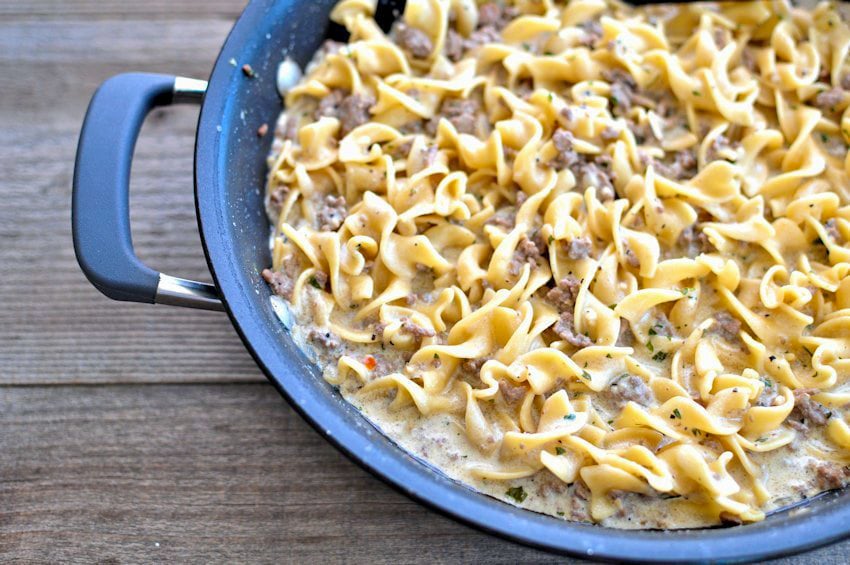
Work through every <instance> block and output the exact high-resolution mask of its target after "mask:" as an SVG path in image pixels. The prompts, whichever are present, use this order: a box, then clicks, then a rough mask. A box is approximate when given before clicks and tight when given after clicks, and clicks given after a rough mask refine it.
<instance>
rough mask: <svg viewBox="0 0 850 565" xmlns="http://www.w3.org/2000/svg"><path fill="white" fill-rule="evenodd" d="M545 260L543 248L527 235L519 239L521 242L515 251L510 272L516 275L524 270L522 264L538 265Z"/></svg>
mask: <svg viewBox="0 0 850 565" xmlns="http://www.w3.org/2000/svg"><path fill="white" fill-rule="evenodd" d="M542 260H543V250H542V249H539V248H538V247H537V245H536V244H535V243H534V242H533V241H532V240H530V239H529V238H528V237H526V236H525V235H523V236H522V238H521V239H520V241H519V244H518V245H517V247H516V251H514V256H513V257H512V258H511V262H510V265H509V266H508V272H509V273H510V274H511V275H513V276H516V275H518V274H520V272H521V271H522V266H523V265H525V264H526V263H528V264H530V265H537V264H539V263H540V262H541V261H542Z"/></svg>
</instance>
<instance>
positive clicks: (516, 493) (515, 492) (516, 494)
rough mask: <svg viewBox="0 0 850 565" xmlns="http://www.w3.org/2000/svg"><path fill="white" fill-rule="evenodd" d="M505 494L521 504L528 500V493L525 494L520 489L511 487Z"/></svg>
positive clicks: (522, 489) (523, 490)
mask: <svg viewBox="0 0 850 565" xmlns="http://www.w3.org/2000/svg"><path fill="white" fill-rule="evenodd" d="M505 494H506V495H508V496H510V497H511V498H513V499H514V500H516V501H517V502H522V501H524V500H525V499H526V498H528V493H527V492H525V489H524V488H522V487H511V488H509V489H508V490H507V491H506V492H505Z"/></svg>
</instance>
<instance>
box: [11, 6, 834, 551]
mask: <svg viewBox="0 0 850 565" xmlns="http://www.w3.org/2000/svg"><path fill="white" fill-rule="evenodd" d="M242 4H243V2H241V1H236V0H204V1H201V0H181V1H173V0H156V1H154V2H115V1H114V0H107V1H99V0H98V1H96V0H73V1H58V0H55V1H52V0H33V1H31V2H2V3H0V454H2V456H0V562H10V561H20V562H91V561H104V562H150V561H178V562H210V561H214V562H279V561H284V562H325V561H330V562H353V563H359V562H362V563H396V562H419V563H430V562H457V561H464V562H503V563H515V562H554V561H556V559H555V558H553V557H551V556H548V555H546V554H543V553H540V552H537V551H534V550H530V549H527V548H523V547H519V546H516V545H513V544H510V543H507V542H504V541H500V540H496V539H494V538H491V537H489V536H486V535H483V534H480V533H478V532H475V531H473V530H471V529H469V528H466V527H464V526H460V525H458V524H456V523H454V522H452V521H450V520H447V519H445V518H442V517H440V516H438V515H436V514H434V513H432V512H430V511H427V510H425V509H423V508H421V507H419V506H418V505H416V504H415V503H413V502H411V501H409V500H408V499H407V498H405V497H403V496H401V495H399V494H397V493H395V492H394V491H392V490H391V489H389V488H388V487H386V486H385V485H383V484H382V483H380V482H379V481H377V480H376V479H374V478H372V477H370V476H369V475H368V474H366V473H364V472H363V471H361V470H360V469H359V468H358V467H356V466H355V465H353V464H351V463H350V462H348V461H347V460H345V459H344V458H343V457H342V456H341V455H339V454H338V453H337V452H336V451H335V450H334V449H332V448H331V447H330V446H329V445H328V444H326V443H325V442H324V441H323V440H322V439H321V438H320V437H319V436H318V435H317V434H316V433H315V432H313V431H312V429H310V428H309V426H307V425H306V424H305V423H304V422H303V421H301V420H300V418H299V417H298V416H297V415H296V414H295V413H294V412H293V411H292V410H291V409H290V408H289V407H288V406H286V405H285V404H284V403H283V401H282V400H281V399H280V398H279V396H278V395H277V393H276V392H275V391H274V389H273V388H272V387H271V386H269V385H268V384H265V383H264V379H263V377H262V375H261V374H260V372H259V370H258V369H257V368H256V366H255V365H254V364H253V362H252V361H251V359H250V357H249V356H248V354H247V353H246V352H245V350H244V348H243V347H242V345H241V343H240V342H239V339H238V337H237V336H236V333H235V332H234V331H233V329H232V328H231V327H230V326H229V324H228V322H227V320H226V318H225V317H224V316H223V315H220V314H215V313H206V312H194V311H188V310H180V309H174V308H167V307H154V306H145V305H136V304H119V303H116V302H111V301H109V300H107V299H106V298H103V297H101V296H100V295H99V294H98V293H97V292H96V291H95V290H94V289H93V288H92V287H91V286H90V285H89V284H88V283H87V282H86V281H85V279H84V277H83V276H82V274H81V273H80V272H79V269H78V268H77V266H76V263H75V261H74V255H73V250H72V247H71V234H70V211H69V203H70V185H71V174H72V167H73V157H74V150H75V146H76V139H77V135H78V132H79V126H80V122H81V120H82V116H83V113H84V112H85V108H86V104H87V103H88V99H89V97H90V96H91V94H92V92H93V90H94V89H95V87H96V86H97V85H98V84H99V83H100V82H101V81H102V80H103V79H105V78H107V77H108V76H110V75H112V74H115V73H118V72H122V71H128V70H141V71H153V72H164V73H174V74H181V75H186V76H196V77H204V76H206V75H207V73H208V72H209V69H210V68H211V65H212V62H213V60H214V58H215V55H216V53H217V51H218V48H219V46H220V45H221V42H222V41H223V39H224V37H225V35H226V34H227V31H228V30H229V28H230V25H231V23H232V20H233V19H234V18H235V17H236V16H237V15H238V13H239V11H240V10H241V7H242ZM196 118H197V111H196V110H195V109H192V108H174V109H167V110H163V111H159V112H157V113H156V114H155V115H154V116H152V117H151V118H150V119H149V120H148V122H147V123H146V125H145V128H144V130H143V133H142V138H141V140H140V142H139V145H138V148H137V152H136V159H135V161H134V167H133V179H132V197H131V208H132V211H131V214H132V217H133V234H134V238H135V242H136V245H137V247H138V250H139V253H140V255H141V256H142V257H143V258H144V259H145V260H147V261H148V262H149V263H150V264H151V265H152V266H154V267H156V268H158V269H161V270H163V271H165V272H168V273H171V274H174V275H180V276H185V277H191V278H199V279H207V278H208V274H207V273H206V267H205V264H204V261H203V258H202V252H201V249H200V242H199V239H198V235H197V231H196V223H195V218H194V209H193V205H192V194H191V192H192V186H191V183H192V173H191V167H192V145H193V135H194V125H195V120H196ZM848 553H850V544H848V543H845V544H842V545H837V546H833V547H830V548H826V549H822V550H820V551H818V552H815V553H811V554H808V555H806V556H803V557H800V558H797V559H794V560H788V561H786V562H789V563H790V562H792V561H793V562H811V563H845V562H846V561H847V555H848Z"/></svg>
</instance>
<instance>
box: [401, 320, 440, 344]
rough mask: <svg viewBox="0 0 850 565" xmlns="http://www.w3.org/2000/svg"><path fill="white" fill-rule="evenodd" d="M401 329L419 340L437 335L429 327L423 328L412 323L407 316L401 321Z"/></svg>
mask: <svg viewBox="0 0 850 565" xmlns="http://www.w3.org/2000/svg"><path fill="white" fill-rule="evenodd" d="M401 331H403V332H404V333H406V334H408V335H411V336H413V337H414V338H415V339H417V340H420V339H422V338H423V337H434V336H435V335H437V334H436V333H435V332H434V330H432V329H431V328H423V327H422V326H420V325H418V324H414V323H413V322H412V321H411V320H410V319H409V318H405V319H404V321H402V323H401Z"/></svg>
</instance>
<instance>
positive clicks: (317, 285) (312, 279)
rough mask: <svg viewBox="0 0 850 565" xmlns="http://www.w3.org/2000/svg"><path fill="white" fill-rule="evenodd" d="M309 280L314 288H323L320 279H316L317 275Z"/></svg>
mask: <svg viewBox="0 0 850 565" xmlns="http://www.w3.org/2000/svg"><path fill="white" fill-rule="evenodd" d="M309 282H310V286H312V287H313V288H318V289H319V290H322V287H321V286H320V285H319V281H317V280H316V277H310V281H309Z"/></svg>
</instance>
